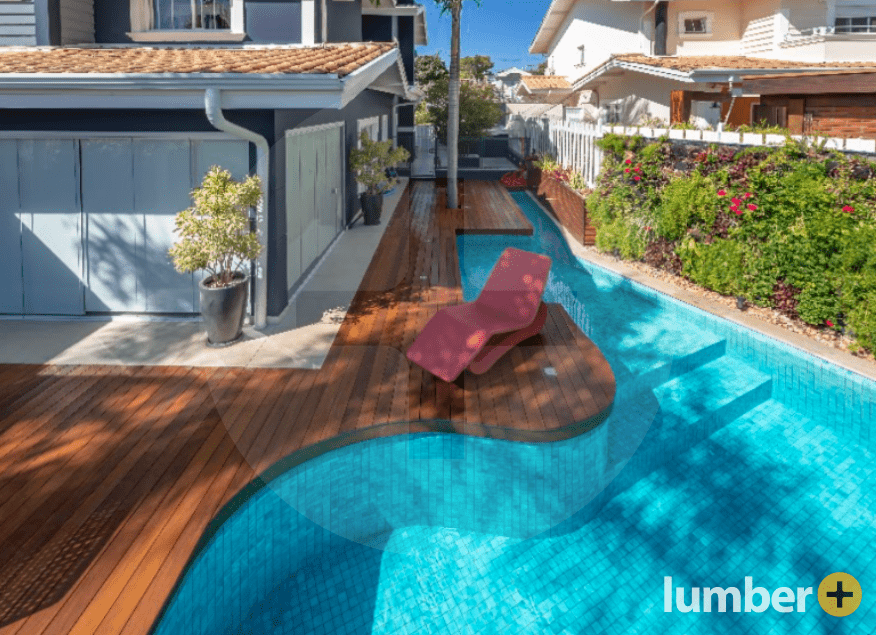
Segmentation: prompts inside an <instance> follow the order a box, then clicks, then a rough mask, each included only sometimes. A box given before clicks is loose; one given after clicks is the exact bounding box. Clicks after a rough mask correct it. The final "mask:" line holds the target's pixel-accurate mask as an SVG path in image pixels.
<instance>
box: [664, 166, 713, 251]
mask: <svg viewBox="0 0 876 635" xmlns="http://www.w3.org/2000/svg"><path fill="white" fill-rule="evenodd" d="M717 189H718V188H717V187H715V184H714V182H713V181H712V180H711V179H710V178H708V177H705V176H702V175H701V174H699V173H696V172H695V173H693V174H691V175H689V176H680V177H678V178H675V179H673V180H671V181H670V182H669V184H668V185H667V186H666V187H665V188H663V192H662V195H661V199H660V207H659V209H658V213H657V233H658V234H659V235H660V236H663V237H664V238H667V239H668V240H678V239H679V238H681V237H682V236H683V235H684V234H685V232H686V231H687V228H688V227H689V226H690V225H691V223H692V222H694V221H699V222H701V223H704V224H705V226H706V227H711V226H712V225H713V224H714V222H715V218H716V217H717V214H718V200H719V197H718V195H717Z"/></svg>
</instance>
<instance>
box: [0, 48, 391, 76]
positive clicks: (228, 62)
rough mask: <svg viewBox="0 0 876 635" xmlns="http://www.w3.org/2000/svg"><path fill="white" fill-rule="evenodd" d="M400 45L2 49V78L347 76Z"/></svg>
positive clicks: (0, 58)
mask: <svg viewBox="0 0 876 635" xmlns="http://www.w3.org/2000/svg"><path fill="white" fill-rule="evenodd" d="M394 47H395V44H389V43H376V44H375V43H367V44H338V45H331V44H329V45H325V46H309V47H300V46H299V47H270V48H268V47H266V48H243V47H236V48H218V47H217V48H189V47H106V48H101V47H75V48H72V47H71V48H38V47H33V48H14V49H6V50H2V49H0V73H126V74H127V73H136V74H139V73H171V74H179V73H242V74H247V73H274V74H299V73H313V74H337V75H339V76H344V75H348V74H350V73H352V72H353V71H355V70H356V69H358V68H361V67H362V66H364V65H365V64H367V63H368V62H370V61H371V60H373V59H375V58H377V57H380V56H381V55H383V54H384V53H386V52H387V51H390V50H392V49H393V48H394Z"/></svg>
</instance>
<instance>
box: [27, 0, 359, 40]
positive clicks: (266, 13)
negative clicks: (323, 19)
mask: <svg viewBox="0 0 876 635" xmlns="http://www.w3.org/2000/svg"><path fill="white" fill-rule="evenodd" d="M39 1H41V2H53V1H54V2H57V0H39ZM328 1H329V3H330V4H356V3H355V2H352V3H344V2H340V3H335V2H333V1H332V0H328ZM357 6H358V5H357ZM245 13H246V26H245V28H246V32H247V35H248V38H247V39H248V40H250V41H253V42H259V43H274V44H298V43H300V42H301V0H246V7H245ZM94 30H95V33H94V37H95V41H96V42H99V43H101V44H109V43H114V42H130V41H131V39H130V38H129V37H128V36H127V32H128V31H130V30H131V15H130V0H94Z"/></svg>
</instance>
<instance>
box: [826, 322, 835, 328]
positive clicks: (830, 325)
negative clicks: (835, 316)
mask: <svg viewBox="0 0 876 635" xmlns="http://www.w3.org/2000/svg"><path fill="white" fill-rule="evenodd" d="M824 323H825V324H827V325H828V326H829V327H831V328H833V322H831V321H830V320H825V321H824Z"/></svg>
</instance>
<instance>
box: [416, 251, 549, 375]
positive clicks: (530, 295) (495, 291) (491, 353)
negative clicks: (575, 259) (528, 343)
mask: <svg viewBox="0 0 876 635" xmlns="http://www.w3.org/2000/svg"><path fill="white" fill-rule="evenodd" d="M550 270H551V259H550V258H548V257H547V256H541V255H539V254H534V253H531V252H528V251H523V250H522V249H515V248H514V247H509V248H508V249H506V250H505V251H504V252H502V256H501V257H500V258H499V261H498V262H497V263H496V266H495V267H493V271H492V273H491V274H490V278H489V279H488V280H487V284H486V285H484V288H483V290H482V291H481V293H480V295H479V296H478V298H477V300H475V301H474V302H468V303H466V304H460V305H458V306H452V307H448V308H446V309H441V310H440V311H438V313H436V314H435V315H434V316H433V317H432V319H431V320H429V322H428V323H427V324H426V326H425V328H424V329H423V331H422V332H421V333H420V334H419V336H417V339H416V340H414V343H413V344H411V347H410V348H409V349H408V353H407V357H408V359H409V360H411V361H412V362H414V363H415V364H417V365H418V366H421V367H422V368H424V369H426V370H428V371H429V372H430V373H432V374H433V375H435V376H436V377H439V378H441V379H443V380H444V381H447V382H451V381H454V380H455V379H456V378H457V377H459V375H460V374H461V373H462V371H463V370H465V369H466V368H468V369H469V370H471V371H472V372H473V373H476V374H481V373H483V372H486V371H487V370H489V369H490V367H491V366H492V365H493V364H495V363H496V361H497V360H498V359H499V358H500V357H502V355H504V354H505V353H506V352H508V351H509V350H511V349H512V348H513V347H514V346H516V345H517V344H519V343H520V342H522V341H523V340H525V339H527V338H529V337H532V336H533V335H537V334H538V333H539V332H540V331H541V329H542V327H543V326H544V323H545V320H546V319H547V307H546V306H545V304H544V303H543V302H542V301H541V298H542V295H544V289H545V286H546V285H547V278H548V273H549V272H550Z"/></svg>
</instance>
